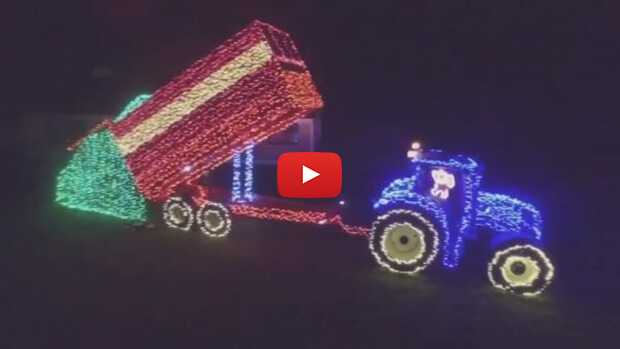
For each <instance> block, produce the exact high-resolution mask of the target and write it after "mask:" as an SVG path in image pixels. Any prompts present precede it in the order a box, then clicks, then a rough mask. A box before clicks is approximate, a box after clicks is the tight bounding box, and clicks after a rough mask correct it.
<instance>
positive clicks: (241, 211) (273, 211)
mask: <svg viewBox="0 0 620 349" xmlns="http://www.w3.org/2000/svg"><path fill="white" fill-rule="evenodd" d="M229 208H230V211H231V212H232V213H233V214H235V215H238V216H246V217H253V218H258V219H264V220H278V221H287V222H294V223H310V224H318V225H336V226H339V227H340V228H341V229H342V230H343V231H344V232H346V233H348V234H351V235H362V236H367V235H369V233H370V229H369V228H367V227H362V226H356V225H350V224H345V223H344V222H343V221H342V217H341V216H340V215H334V216H330V215H329V214H328V213H327V212H322V211H298V210H290V209H284V208H275V207H258V206H251V205H245V204H232V205H230V207H229Z"/></svg>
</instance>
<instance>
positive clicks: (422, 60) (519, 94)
mask: <svg viewBox="0 0 620 349" xmlns="http://www.w3.org/2000/svg"><path fill="white" fill-rule="evenodd" d="M0 13H1V14H2V20H1V21H0V28H1V29H2V34H1V35H2V36H3V39H2V44H3V50H2V57H1V58H0V62H3V63H2V67H3V73H2V84H0V86H2V90H3V92H2V94H3V97H2V100H3V102H2V104H3V106H2V107H3V109H5V111H4V112H3V113H2V114H0V118H1V120H0V122H1V123H0V124H1V125H2V127H3V128H4V130H12V129H17V128H18V127H20V122H21V120H22V117H23V115H26V114H28V113H42V112H45V113H47V112H68V113H104V114H115V113H117V112H118V110H119V109H120V108H122V106H123V105H124V104H125V103H126V102H127V101H128V100H130V99H131V98H132V97H133V96H134V95H136V94H138V93H144V92H152V91H154V90H155V89H157V88H158V87H159V86H162V85H163V84H165V83H166V82H167V81H168V80H169V79H171V78H172V77H174V76H175V75H176V74H178V73H179V72H180V71H181V70H182V69H183V68H185V67H186V66H188V65H189V64H190V63H192V62H193V61H194V60H196V59H198V58H200V57H201V56H203V55H204V54H206V53H208V52H209V50H210V49H212V48H213V47H214V46H216V45H217V44H219V43H220V42H221V41H222V40H224V39H225V38H227V37H229V36H230V35H232V34H233V33H234V32H236V31H238V30H239V29H241V28H242V27H243V26H245V25H246V24H247V23H249V21H251V20H252V19H254V18H257V19H261V20H264V21H267V22H269V23H271V24H274V25H275V26H277V27H279V28H282V29H284V30H286V31H288V32H289V33H291V35H292V37H293V38H294V40H295V41H296V43H297V46H298V47H299V49H300V51H301V53H302V56H303V57H304V58H305V60H306V62H307V64H308V66H309V68H310V71H311V72H312V74H313V77H314V79H315V82H316V84H317V88H318V90H319V91H320V92H321V94H322V95H323V97H324V100H325V110H324V114H323V115H324V119H323V121H324V122H323V131H324V132H323V139H322V149H323V150H327V151H335V152H338V153H339V154H340V155H341V157H342V159H343V166H344V182H343V185H344V188H343V196H345V197H347V198H351V200H352V201H355V202H357V203H361V204H362V205H366V206H367V205H368V203H369V200H370V199H371V198H373V197H376V195H377V194H378V193H379V191H380V189H381V188H382V186H384V185H385V184H387V183H388V182H389V180H391V179H393V178H394V177H395V176H397V175H398V174H399V173H403V171H406V168H407V167H406V166H405V162H404V155H405V151H406V149H407V147H408V144H409V142H410V141H411V140H413V139H420V140H422V141H423V142H424V144H425V145H427V146H430V147H436V148H444V149H448V150H451V151H458V152H463V153H466V154H470V155H474V156H476V157H477V158H479V159H480V160H481V161H482V162H483V163H485V165H486V177H485V179H484V184H483V185H484V186H486V187H487V188H489V189H490V190H494V191H500V192H508V193H515V194H519V195H520V196H521V197H523V198H525V199H526V200H528V201H531V202H534V203H536V204H537V205H539V206H540V207H541V209H542V211H543V214H544V217H545V219H546V223H545V227H546V234H547V245H548V246H549V250H550V251H551V254H553V255H555V257H556V258H557V260H558V263H559V265H560V267H559V269H558V270H559V272H558V280H560V279H562V280H564V281H563V282H564V283H563V284H562V282H561V281H558V283H559V284H560V285H563V286H558V290H560V291H558V292H559V293H560V294H561V295H562V297H564V298H563V299H565V302H566V304H570V306H574V305H575V306H576V305H577V304H579V307H581V308H582V309H586V310H584V313H583V320H584V321H590V320H592V321H595V320H594V319H596V321H600V323H601V324H606V325H604V326H609V327H608V328H609V329H611V328H613V326H615V325H614V324H616V325H617V324H618V317H617V314H618V307H617V302H616V301H615V298H616V297H617V294H618V291H619V289H620V287H619V284H620V281H618V280H619V279H618V276H617V275H618V273H617V272H618V270H619V268H618V266H619V263H618V261H617V259H618V258H617V255H618V254H617V251H618V249H617V248H619V247H620V244H619V242H620V232H618V225H617V223H618V222H617V221H618V219H617V213H616V211H617V210H618V208H619V207H620V205H619V204H618V198H617V194H618V185H617V175H618V174H619V173H618V166H617V162H618V156H617V151H618V150H619V149H620V147H619V143H620V141H619V139H618V133H619V131H620V127H618V126H619V125H618V110H619V107H618V104H619V103H618V100H619V98H618V93H619V91H620V83H619V78H620V69H619V68H618V63H619V62H620V21H618V13H620V5H619V4H618V3H617V2H614V1H607V2H594V1H591V2H577V1H553V2H551V1H537V2H529V3H526V2H510V1H467V2H457V1H403V2H388V1H351V2H341V1H329V2H326V3H319V2H316V1H298V2H291V3H288V2H270V1H218V2H213V1H199V0H194V1H168V2H166V1H147V0H100V1H38V2H35V1H19V2H17V1H13V2H6V3H3V4H0ZM102 72H103V73H102ZM102 75H103V76H102ZM9 132H10V131H9ZM75 136H76V137H78V136H80V134H76V135H75ZM20 148H21V144H20V143H19V142H15V144H11V145H10V146H9V148H8V149H3V153H4V154H5V159H6V160H7V163H8V165H9V168H11V167H10V166H11V165H17V167H19V168H26V167H27V168H33V166H35V165H33V163H32V161H34V160H32V161H30V160H28V159H26V160H24V159H23V158H21V157H20V156H19V151H20ZM36 161H42V160H40V159H37V160H36ZM46 165H49V164H46ZM49 166H51V165H49ZM59 166H60V165H59ZM54 171H55V169H54ZM30 172H32V170H23V172H20V171H19V170H17V171H13V170H10V171H9V170H7V171H5V173H4V176H7V178H8V180H9V181H13V182H19V183H21V184H22V186H19V185H17V186H13V188H9V190H7V193H9V194H18V196H20V197H24V196H28V195H29V193H30V192H32V191H33V189H32V188H34V187H37V184H36V183H35V184H33V183H32V182H31V181H33V180H34V181H36V180H37V179H36V178H38V179H40V178H41V177H42V176H39V177H36V176H33V177H28V176H25V177H24V176H23V174H24V173H30ZM50 173H53V171H52V170H50ZM34 177H36V178H35V179H33V178H34ZM29 181H30V182H29ZM36 195H38V194H36ZM32 197H37V198H38V196H35V195H32ZM41 200H42V199H41ZM8 212H11V209H7V210H6V211H5V213H6V214H8ZM15 265H16V267H15V268H13V269H14V270H13V271H14V272H15V273H16V274H19V270H20V269H19V268H20V267H19V264H18V263H16V264H15ZM50 321H53V320H51V319H50ZM596 321H595V323H598V322H596ZM597 326H598V325H596V326H594V325H593V327H597ZM584 331H585V332H584V334H583V337H582V338H594V337H595V336H597V335H595V334H594V333H592V334H590V333H589V332H588V331H589V330H587V329H586V330H584ZM606 333H610V332H606ZM558 335H559V334H558ZM429 343H430V342H429Z"/></svg>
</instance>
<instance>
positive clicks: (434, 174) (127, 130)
mask: <svg viewBox="0 0 620 349" xmlns="http://www.w3.org/2000/svg"><path fill="white" fill-rule="evenodd" d="M322 107H323V100H322V97H321V95H320V94H319V93H318V92H317V90H316V87H315V86H314V83H313V80H312V77H311V76H310V73H309V71H308V68H307V66H306V63H305V62H304V61H303V60H302V58H301V56H300V54H299V52H298V50H297V48H296V46H295V44H294V43H293V41H292V39H291V38H290V36H289V34H287V33H285V32H283V31H281V30H279V29H276V28H275V27H273V26H271V25H269V24H266V23H263V22H259V21H254V22H252V23H251V24H250V25H249V26H248V27H246V28H245V29H243V30H242V31H241V32H239V33H237V34H236V35H234V36H233V37H232V38H230V39H228V40H227V41H226V42H224V43H223V44H222V45H220V46H219V47H217V48H216V49H215V50H213V51H212V52H211V53H210V54H208V55H207V56H205V57H204V58H202V59H200V60H199V61H197V62H196V63H195V64H193V65H192V66H190V67H189V68H188V69H186V70H185V71H184V72H182V73H181V74H180V75H179V76H178V77H176V78H175V79H173V80H172V81H171V82H169V83H168V84H166V85H164V86H163V87H161V88H160V89H158V90H157V91H156V92H155V93H153V95H144V96H140V97H138V98H136V99H135V100H133V101H132V102H130V103H129V104H128V105H127V106H126V108H125V109H124V110H123V111H122V112H121V113H120V114H119V115H118V116H117V117H116V118H114V119H108V120H105V121H104V122H102V123H101V124H99V125H98V126H96V127H95V128H93V129H92V130H91V132H90V133H89V134H87V135H86V136H85V137H84V138H82V139H80V140H79V141H78V142H76V143H74V144H73V145H72V146H70V147H69V150H71V151H74V154H73V155H72V159H71V160H70V163H69V165H68V166H67V167H65V168H64V169H63V170H62V171H61V173H60V175H59V177H58V182H57V187H56V201H57V202H58V203H59V204H61V205H63V206H66V207H69V208H74V209H80V210H84V211H91V212H97V213H101V214H107V215H112V216H115V217H119V218H123V219H129V220H136V221H144V220H146V219H147V215H146V212H147V210H146V201H151V202H153V203H156V204H158V205H159V207H161V209H162V211H161V216H162V217H163V220H164V222H165V224H166V225H167V226H169V227H171V228H174V229H179V230H184V231H188V230H191V229H194V228H198V229H199V230H200V231H202V232H203V233H204V234H206V235H208V236H210V237H217V238H222V237H225V236H226V235H228V234H229V232H230V231H231V227H232V218H231V217H233V216H246V217H253V218H258V219H270V220H283V221H290V222H298V223H310V224H318V225H335V226H338V227H340V228H342V230H343V231H345V232H347V233H349V234H353V235H358V236H364V237H368V238H369V241H370V248H371V251H372V253H373V254H374V256H375V257H376V258H377V261H378V262H379V263H380V264H381V265H383V266H385V267H387V268H389V269H390V270H393V271H397V272H400V273H406V274H415V273H417V272H419V271H421V270H423V269H424V268H426V267H427V266H428V265H429V264H430V263H432V262H433V261H434V260H436V259H438V258H440V259H441V260H442V262H443V264H444V265H445V266H446V267H449V268H453V267H456V266H457V265H458V262H459V260H460V257H461V252H462V246H463V239H464V238H465V237H467V236H471V235H475V229H474V228H475V227H478V226H483V227H487V228H490V229H492V230H493V231H495V232H496V233H497V237H496V239H495V241H494V243H496V244H497V246H505V245H506V244H507V243H508V244H509V246H508V247H507V248H504V249H501V248H500V249H499V250H498V251H497V253H496V254H495V256H494V257H493V259H492V261H491V262H490V264H489V276H490V279H491V282H492V283H493V284H494V285H495V286H497V287H499V288H502V289H505V290H508V291H512V292H515V293H521V294H525V295H534V294H537V293H539V292H541V291H542V290H543V289H544V288H545V287H546V286H547V285H548V284H549V282H550V280H551V278H552V276H553V267H552V265H551V263H550V261H549V259H548V258H547V257H546V256H545V254H544V253H543V252H542V250H541V249H539V248H538V247H537V246H538V245H539V242H540V241H541V236H542V230H541V229H542V219H541V215H540V213H539V212H538V211H537V210H536V209H535V208H534V207H533V206H531V205H528V204H526V203H523V202H521V201H519V200H516V199H513V198H510V197H508V196H503V195H498V194H490V193H486V192H483V191H480V190H479V186H480V179H481V172H480V168H479V166H478V164H477V163H476V162H475V161H474V160H472V159H470V158H466V157H450V156H447V155H445V154H443V153H441V152H423V151H422V150H421V149H420V147H419V145H416V146H414V147H413V148H412V149H411V151H410V154H409V155H410V156H409V157H410V158H411V161H412V164H413V174H412V175H410V176H408V177H406V178H402V179H398V180H396V181H394V182H393V183H392V184H390V185H389V186H388V187H387V188H386V189H385V190H384V191H383V193H382V196H381V198H380V199H379V200H378V201H377V202H376V204H375V208H376V209H377V210H378V211H379V216H378V218H377V220H376V221H375V223H374V224H373V226H372V228H369V227H367V226H360V225H352V224H347V223H345V222H344V221H343V219H342V218H341V216H340V215H339V214H337V213H336V212H335V211H334V210H333V209H332V208H330V209H325V208H320V207H319V208H316V207H315V208H313V209H308V208H307V207H303V208H301V207H299V205H298V204H292V203H291V202H290V201H287V200H283V199H280V198H274V197H261V196H259V195H256V194H255V193H254V189H253V188H254V180H255V177H256V176H255V174H254V154H253V148H254V145H257V144H260V143H261V142H263V141H265V140H267V139H269V137H272V136H276V135H278V134H281V133H282V132H283V131H285V130H287V128H289V127H290V126H291V125H293V124H295V123H296V122H297V121H298V120H300V119H302V118H304V117H306V116H308V115H310V114H311V113H313V112H315V111H317V110H319V109H320V108H322ZM224 164H230V165H231V168H232V170H231V175H232V176H231V177H232V179H231V182H232V183H231V185H230V187H229V188H222V187H221V186H216V185H211V184H209V182H208V180H207V179H208V177H209V175H210V174H211V173H212V172H214V171H215V170H216V169H218V168H219V167H220V166H222V165H224ZM300 171H301V168H300Z"/></svg>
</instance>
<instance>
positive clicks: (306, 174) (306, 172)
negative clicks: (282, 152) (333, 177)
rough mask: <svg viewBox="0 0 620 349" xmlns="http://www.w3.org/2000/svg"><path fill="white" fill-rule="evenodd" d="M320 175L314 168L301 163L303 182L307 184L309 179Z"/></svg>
mask: <svg viewBox="0 0 620 349" xmlns="http://www.w3.org/2000/svg"><path fill="white" fill-rule="evenodd" d="M320 175H321V174H320V173H318V172H316V171H314V170H313V169H311V168H307V167H306V166H304V165H301V184H306V182H307V181H309V180H311V179H315V178H316V177H318V176H320Z"/></svg>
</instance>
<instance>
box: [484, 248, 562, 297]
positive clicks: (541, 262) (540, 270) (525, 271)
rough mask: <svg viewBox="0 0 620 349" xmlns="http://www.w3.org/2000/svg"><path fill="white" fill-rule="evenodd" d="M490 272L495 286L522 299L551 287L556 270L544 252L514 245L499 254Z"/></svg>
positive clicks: (489, 267) (489, 268) (494, 257)
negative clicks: (521, 296)
mask: <svg viewBox="0 0 620 349" xmlns="http://www.w3.org/2000/svg"><path fill="white" fill-rule="evenodd" d="M487 272H488V275H489V280H490V281H491V284H493V286H495V287H497V288H499V289H502V290H505V291H509V292H512V293H515V294H520V295H523V296H535V295H537V294H540V293H541V292H542V291H543V290H544V289H545V288H546V287H547V286H548V285H549V284H550V283H551V279H553V273H554V268H553V264H552V263H551V260H549V258H548V257H547V256H546V255H545V253H544V252H543V251H542V250H541V249H539V248H537V247H534V246H532V245H514V246H511V247H509V248H506V249H503V250H499V251H497V252H496V253H495V255H494V256H493V258H492V259H491V262H489V266H488V271H487Z"/></svg>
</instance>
